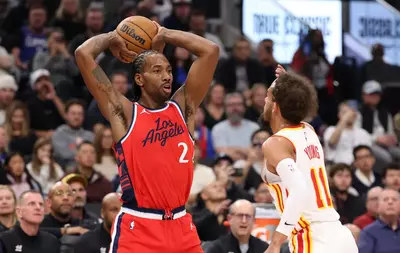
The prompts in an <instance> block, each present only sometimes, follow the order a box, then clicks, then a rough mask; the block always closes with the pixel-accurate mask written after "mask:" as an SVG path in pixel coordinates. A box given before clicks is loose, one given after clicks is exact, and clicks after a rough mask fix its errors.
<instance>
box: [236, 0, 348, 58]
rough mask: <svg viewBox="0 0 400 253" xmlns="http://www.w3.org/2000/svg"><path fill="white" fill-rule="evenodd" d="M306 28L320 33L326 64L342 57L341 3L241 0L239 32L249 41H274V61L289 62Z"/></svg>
mask: <svg viewBox="0 0 400 253" xmlns="http://www.w3.org/2000/svg"><path fill="white" fill-rule="evenodd" d="M308 26H309V27H310V28H314V29H315V28H318V29H320V30H321V31H322V33H323V36H324V41H325V53H326V55H327V58H328V60H329V61H330V62H333V61H334V59H335V57H336V56H340V55H341V54H342V4H341V2H340V1H336V0H330V1H323V0H301V1H300V0H276V1H275V0H243V9H242V30H243V33H244V34H245V35H246V36H247V37H249V38H250V39H251V40H252V41H253V42H256V43H258V42H259V41H261V40H263V39H272V40H273V41H274V56H275V58H276V60H277V61H278V62H281V63H290V62H291V61H292V58H293V55H294V53H295V52H296V50H297V49H298V48H299V45H300V41H301V40H302V39H303V37H304V36H305V35H306V34H307V30H308Z"/></svg>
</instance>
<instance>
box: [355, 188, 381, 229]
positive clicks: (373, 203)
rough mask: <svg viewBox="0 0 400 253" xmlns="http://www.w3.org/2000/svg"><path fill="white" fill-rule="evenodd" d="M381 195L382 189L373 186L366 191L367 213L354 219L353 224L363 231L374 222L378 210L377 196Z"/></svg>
mask: <svg viewBox="0 0 400 253" xmlns="http://www.w3.org/2000/svg"><path fill="white" fill-rule="evenodd" d="M381 193H382V187H380V186H375V187H373V188H371V189H370V190H369V191H368V194H367V202H366V205H365V206H366V208H367V212H366V213H364V214H363V215H361V216H358V217H357V218H355V219H354V221H353V224H354V225H356V226H357V227H359V228H360V229H361V230H363V229H364V228H365V227H366V226H368V225H369V224H371V223H372V222H374V221H375V220H376V217H377V216H378V208H379V205H378V204H379V196H380V195H381Z"/></svg>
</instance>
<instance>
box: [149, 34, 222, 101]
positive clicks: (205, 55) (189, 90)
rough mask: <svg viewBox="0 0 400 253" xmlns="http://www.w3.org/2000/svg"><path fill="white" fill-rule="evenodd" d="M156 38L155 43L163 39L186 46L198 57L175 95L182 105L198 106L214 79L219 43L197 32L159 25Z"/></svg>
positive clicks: (178, 45) (176, 44)
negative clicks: (184, 82) (198, 34)
mask: <svg viewBox="0 0 400 253" xmlns="http://www.w3.org/2000/svg"><path fill="white" fill-rule="evenodd" d="M154 40H155V41H154V43H157V40H162V41H163V42H165V43H169V44H173V45H175V46H177V47H182V48H185V49H186V50H188V51H189V52H190V53H192V54H194V55H196V56H197V57H198V58H197V59H196V60H195V61H194V62H193V64H192V67H191V68H190V70H189V73H188V76H187V79H186V84H185V85H184V86H183V88H181V89H180V90H179V91H178V92H177V93H176V94H175V95H174V99H175V100H176V101H177V102H178V103H179V104H180V105H181V106H184V107H185V106H186V104H185V102H187V103H188V105H189V106H193V108H197V107H198V106H199V105H200V103H201V101H203V99H204V96H205V95H206V94H207V91H208V88H209V87H210V84H211V81H212V80H213V76H214V71H215V68H216V66H217V63H218V58H219V47H218V45H217V44H215V43H213V42H211V41H209V40H207V39H204V38H202V37H200V36H197V35H195V34H192V33H188V32H182V31H177V30H170V29H166V28H164V27H159V33H158V35H157V36H156V38H154ZM182 94H183V95H184V96H185V97H186V101H182V100H183V99H185V98H183V96H182ZM182 109H184V108H182Z"/></svg>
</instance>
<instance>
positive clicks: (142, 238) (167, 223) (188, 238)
mask: <svg viewBox="0 0 400 253" xmlns="http://www.w3.org/2000/svg"><path fill="white" fill-rule="evenodd" d="M182 209H183V210H181V211H179V212H175V213H174V211H172V212H171V213H169V215H168V217H167V218H165V214H159V213H154V212H148V211H138V210H133V209H130V208H125V207H122V208H121V210H120V212H119V214H118V215H117V216H116V218H115V221H114V224H113V226H112V230H111V237H112V238H111V245H110V251H109V253H132V252H140V253H159V252H166V253H203V250H202V249H201V247H200V239H199V237H198V235H197V230H196V227H195V226H194V224H193V223H192V216H191V215H190V214H188V213H186V210H185V209H184V207H183V208H182ZM146 210H150V209H146Z"/></svg>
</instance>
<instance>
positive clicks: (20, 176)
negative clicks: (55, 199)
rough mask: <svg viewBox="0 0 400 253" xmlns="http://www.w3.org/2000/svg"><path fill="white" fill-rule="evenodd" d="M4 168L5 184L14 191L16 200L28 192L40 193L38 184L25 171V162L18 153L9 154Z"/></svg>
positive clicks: (40, 189)
mask: <svg viewBox="0 0 400 253" xmlns="http://www.w3.org/2000/svg"><path fill="white" fill-rule="evenodd" d="M4 167H5V169H6V180H7V184H8V185H10V187H11V189H12V190H13V191H14V193H15V197H16V198H19V196H20V195H21V194H22V193H23V192H25V191H29V190H36V191H40V192H42V188H41V187H40V184H39V183H38V182H37V181H36V180H35V179H33V178H32V176H31V175H30V174H29V173H28V171H27V170H26V169H25V161H24V158H23V157H22V155H21V154H20V153H11V154H9V155H8V156H7V158H6V160H5V161H4Z"/></svg>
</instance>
